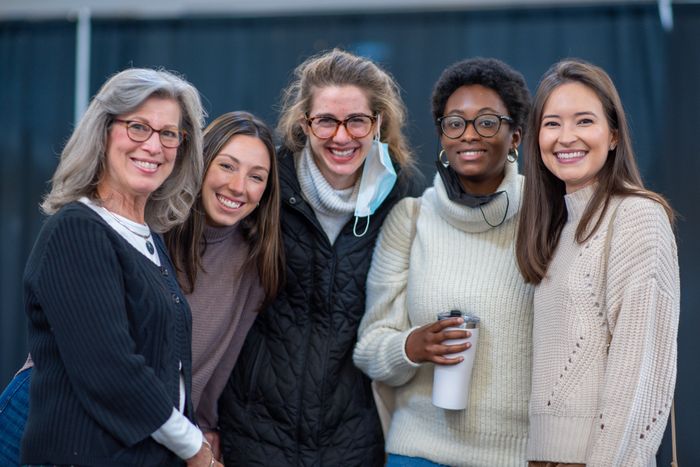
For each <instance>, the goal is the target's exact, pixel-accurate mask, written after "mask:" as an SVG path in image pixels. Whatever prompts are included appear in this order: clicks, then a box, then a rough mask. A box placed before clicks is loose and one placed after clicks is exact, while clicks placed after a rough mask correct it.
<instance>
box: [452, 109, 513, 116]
mask: <svg viewBox="0 0 700 467" xmlns="http://www.w3.org/2000/svg"><path fill="white" fill-rule="evenodd" d="M483 113H493V114H496V115H501V114H503V113H508V112H507V111H506V112H503V111H501V110H496V109H494V108H492V107H482V108H481V109H479V110H477V111H476V114H477V115H481V114H483ZM447 114H448V115H451V114H460V115H465V112H464V111H462V109H453V110H450V111H449V112H448V113H447Z"/></svg>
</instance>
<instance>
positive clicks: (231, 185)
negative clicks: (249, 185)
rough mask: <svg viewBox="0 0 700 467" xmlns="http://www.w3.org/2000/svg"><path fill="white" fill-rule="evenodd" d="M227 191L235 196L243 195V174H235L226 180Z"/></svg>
mask: <svg viewBox="0 0 700 467" xmlns="http://www.w3.org/2000/svg"><path fill="white" fill-rule="evenodd" d="M227 186H228V189H229V190H231V192H232V193H235V194H237V195H239V194H241V193H243V191H244V188H245V177H244V176H243V174H241V173H240V172H235V173H233V174H231V177H230V178H229V180H228V184H227Z"/></svg>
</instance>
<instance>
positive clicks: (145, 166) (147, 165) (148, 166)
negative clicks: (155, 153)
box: [134, 161, 158, 170]
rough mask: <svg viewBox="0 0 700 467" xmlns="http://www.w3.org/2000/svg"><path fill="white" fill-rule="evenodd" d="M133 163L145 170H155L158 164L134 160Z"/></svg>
mask: <svg viewBox="0 0 700 467" xmlns="http://www.w3.org/2000/svg"><path fill="white" fill-rule="evenodd" d="M134 163H135V164H136V165H138V166H139V167H141V168H143V169H146V170H156V169H157V168H158V164H156V163H155V162H147V161H134Z"/></svg>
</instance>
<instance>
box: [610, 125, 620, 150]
mask: <svg viewBox="0 0 700 467" xmlns="http://www.w3.org/2000/svg"><path fill="white" fill-rule="evenodd" d="M617 142H618V132H617V130H612V131H611V132H610V146H609V148H610V150H611V151H612V150H613V149H615V148H616V147H617Z"/></svg>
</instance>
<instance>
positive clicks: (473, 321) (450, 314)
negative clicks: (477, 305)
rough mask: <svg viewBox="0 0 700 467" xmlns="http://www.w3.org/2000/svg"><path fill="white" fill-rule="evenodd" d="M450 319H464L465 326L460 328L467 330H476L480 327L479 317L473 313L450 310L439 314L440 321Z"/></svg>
mask: <svg viewBox="0 0 700 467" xmlns="http://www.w3.org/2000/svg"><path fill="white" fill-rule="evenodd" d="M448 318H463V319H464V324H462V326H460V327H463V328H466V329H474V328H478V327H479V321H480V320H479V317H478V316H476V315H474V314H471V313H466V312H463V311H460V310H450V311H444V312H442V313H438V321H442V320H443V319H448Z"/></svg>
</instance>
